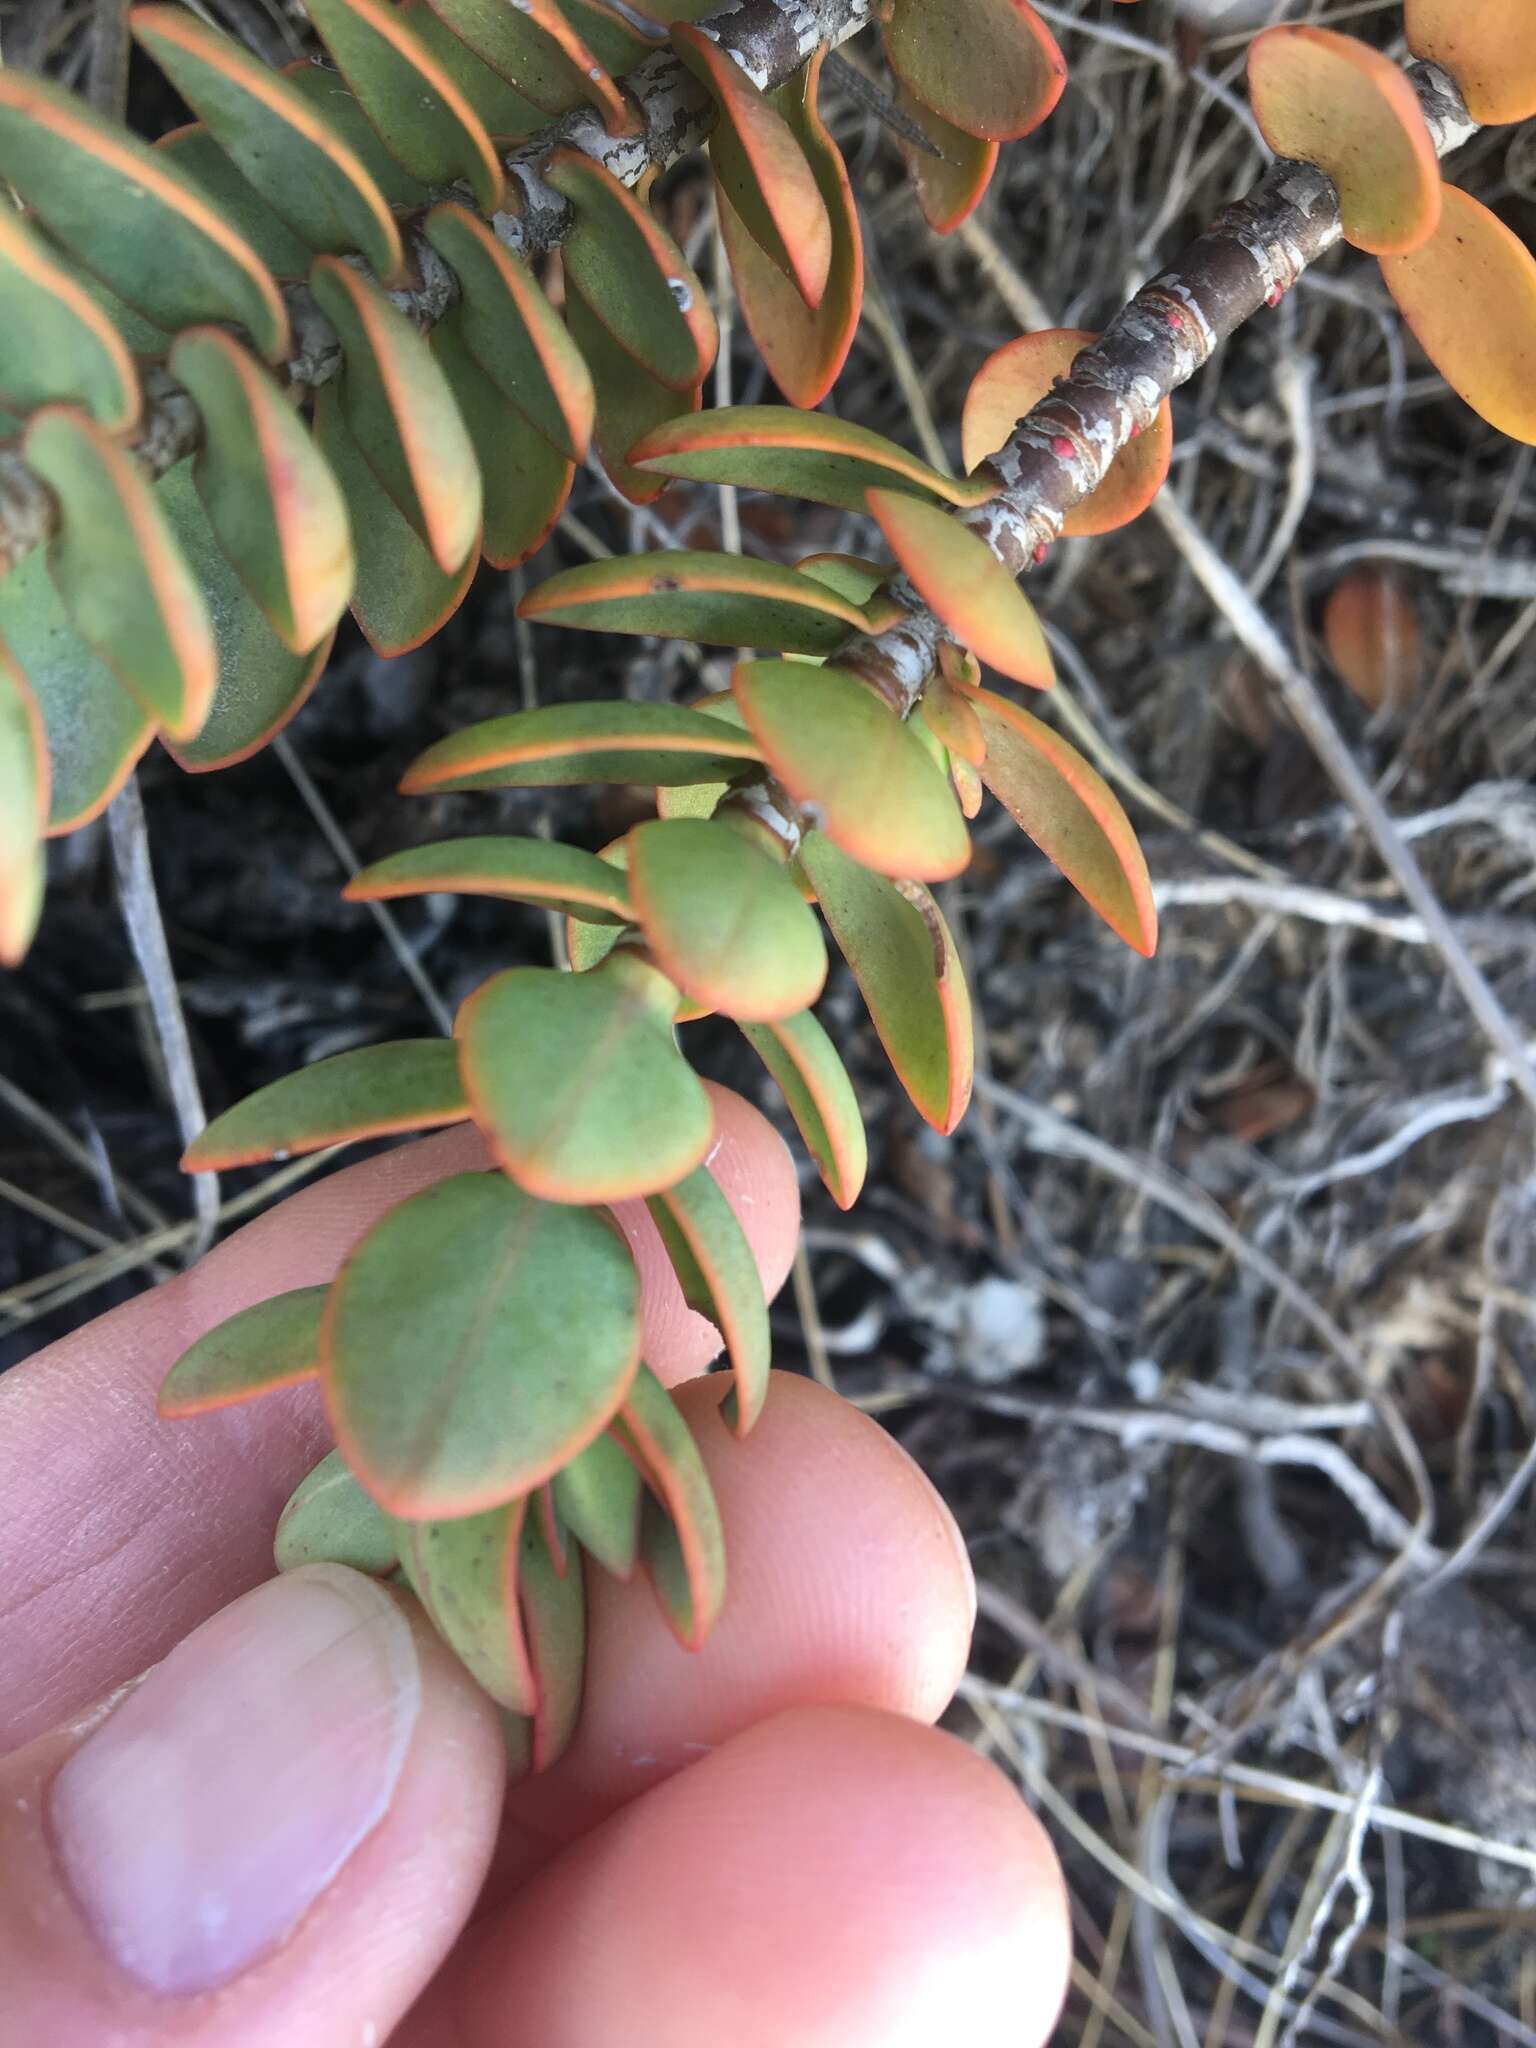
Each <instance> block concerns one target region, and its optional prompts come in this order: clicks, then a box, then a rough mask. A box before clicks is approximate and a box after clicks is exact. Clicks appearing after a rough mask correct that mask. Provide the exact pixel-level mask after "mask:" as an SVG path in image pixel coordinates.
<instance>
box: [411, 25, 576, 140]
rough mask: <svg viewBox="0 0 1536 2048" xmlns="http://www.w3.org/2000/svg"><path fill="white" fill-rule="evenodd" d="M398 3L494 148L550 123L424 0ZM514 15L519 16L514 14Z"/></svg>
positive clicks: (524, 137) (572, 97)
mask: <svg viewBox="0 0 1536 2048" xmlns="http://www.w3.org/2000/svg"><path fill="white" fill-rule="evenodd" d="M397 4H398V5H399V9H400V14H401V17H402V19H404V20H405V21H407V22H409V24H410V26H411V29H412V32H413V33H414V34H415V35H416V36H417V37H418V39H419V40H420V41H421V42H423V43H425V44H426V46H427V48H428V49H429V50H430V51H431V52H432V55H433V56H434V57H435V58H436V59H437V61H438V63H439V64H441V65H442V67H443V69H444V70H445V71H446V72H447V74H448V76H449V77H450V78H451V79H452V80H453V82H454V84H455V85H456V86H457V87H458V88H459V91H460V92H461V93H463V95H464V97H465V99H467V100H468V101H469V104H470V105H471V106H472V107H473V108H474V110H475V114H476V116H477V117H478V119H479V122H480V125H481V127H482V128H483V129H484V130H485V132H486V134H487V135H489V136H490V138H491V140H492V141H493V142H494V143H495V144H496V146H497V149H498V151H502V152H505V151H506V150H507V149H508V148H510V147H511V146H513V145H515V144H516V143H519V142H526V141H528V140H530V139H531V138H532V137H533V136H535V135H538V134H539V133H540V132H541V131H542V130H543V129H544V128H545V127H547V126H548V122H549V117H548V115H547V114H546V113H545V111H544V109H543V108H542V107H536V106H535V105H534V103H533V101H532V100H531V99H530V98H528V96H527V95H526V94H525V93H521V92H519V91H518V90H517V88H516V87H515V86H513V85H511V84H509V82H508V81H507V80H506V79H505V78H504V77H502V75H501V74H500V72H498V71H497V70H496V69H495V68H494V67H493V66H492V65H489V64H487V63H486V61H485V59H484V58H483V57H481V56H478V55H477V54H476V53H475V51H473V50H472V49H470V47H469V45H468V44H467V43H464V42H461V41H460V39H459V38H458V36H456V35H455V34H454V32H453V30H452V29H451V28H450V27H449V26H448V24H447V23H446V22H445V21H444V20H443V19H442V17H441V16H440V15H439V14H438V13H436V12H435V10H434V9H433V8H432V7H431V6H430V5H429V4H428V0H397ZM503 12H504V13H506V14H513V13H514V10H512V9H511V8H507V9H504V10H503ZM514 19H517V20H521V19H522V17H521V16H520V15H515V14H514ZM580 102H581V94H580V93H572V94H570V95H569V104H570V105H571V106H572V107H575V106H578V105H579V104H580Z"/></svg>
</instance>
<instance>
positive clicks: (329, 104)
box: [282, 57, 436, 213]
mask: <svg viewBox="0 0 1536 2048" xmlns="http://www.w3.org/2000/svg"><path fill="white" fill-rule="evenodd" d="M282 76H283V78H284V79H285V80H286V82H287V83H288V84H289V85H290V86H291V87H292V89H293V90H294V91H295V92H296V93H297V94H298V95H299V97H300V98H301V99H303V100H306V101H307V102H308V103H309V106H310V107H311V109H312V110H313V111H314V112H315V113H316V114H317V115H318V116H319V118H320V120H321V121H322V122H323V123H324V125H325V127H326V129H327V130H328V131H329V133H330V134H332V135H334V136H336V137H337V138H338V139H339V140H340V141H342V142H344V143H345V144H346V145H347V147H348V149H350V150H351V151H352V154H353V155H354V156H355V157H356V158H357V160H358V162H359V163H360V164H361V165H362V166H363V168H364V170H366V171H367V173H368V175H369V177H370V178H372V180H373V182H374V184H375V185H377V186H378V188H379V190H380V191H381V192H382V193H383V194H384V197H385V198H386V199H387V200H388V201H389V204H390V207H391V209H392V210H393V211H394V212H395V213H416V212H419V211H420V210H421V209H422V208H424V207H427V206H430V205H431V204H432V200H433V198H434V197H435V196H436V195H435V194H434V193H433V191H432V189H431V187H430V186H429V185H424V184H423V183H422V182H421V180H420V179H419V178H413V177H412V176H411V174H410V172H409V171H408V170H406V168H405V166H404V164H403V163H401V162H399V161H397V159H396V158H395V157H393V156H391V154H390V152H389V151H388V150H387V149H386V148H385V146H384V143H383V140H382V138H381V136H380V134H379V131H378V129H377V128H375V127H374V125H373V123H372V122H371V121H370V120H369V118H368V116H367V115H366V114H365V113H364V112H363V109H362V106H361V104H360V102H359V100H358V97H357V95H356V93H355V92H353V90H352V89H351V87H350V86H349V85H348V84H347V81H346V80H345V79H344V78H343V77H342V76H341V74H340V73H339V72H337V71H333V70H332V69H331V67H330V65H329V64H312V63H311V62H310V60H309V59H308V58H307V57H301V58H300V59H299V60H298V62H297V63H296V64H285V65H284V66H283V68H282Z"/></svg>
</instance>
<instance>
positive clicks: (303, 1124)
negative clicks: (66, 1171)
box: [182, 1038, 469, 1173]
mask: <svg viewBox="0 0 1536 2048" xmlns="http://www.w3.org/2000/svg"><path fill="white" fill-rule="evenodd" d="M468 1115H469V1104H468V1101H467V1100H466V1098H465V1094H464V1089H463V1085H462V1083H461V1082H460V1079H459V1062H458V1056H457V1053H456V1051H455V1048H454V1046H453V1043H452V1041H451V1040H449V1039H446V1038H403V1039H400V1040H398V1041H397V1042H395V1043H394V1044H390V1045H365V1046H360V1047H359V1048H358V1049H357V1050H356V1051H355V1052H338V1053H334V1054H333V1055H332V1056H331V1058H330V1059H326V1060H317V1061H316V1062H315V1064H314V1065H313V1066H311V1067H300V1068H299V1070H298V1071H297V1072H296V1073H293V1074H285V1075H284V1076H283V1078H282V1080H281V1081H273V1082H270V1083H269V1084H268V1086H267V1087H265V1088H258V1089H257V1090H256V1093H255V1094H254V1095H248V1096H246V1098H245V1100H244V1101H243V1102H238V1103H236V1105H235V1107H234V1108H233V1109H226V1110H225V1112H224V1114H223V1115H222V1116H216V1117H215V1118H214V1120H213V1122H212V1123H211V1124H210V1125H209V1126H208V1128H207V1130H205V1131H204V1132H203V1134H202V1136H201V1137H199V1138H194V1140H193V1141H192V1143H191V1144H190V1145H189V1146H188V1147H187V1151H186V1156H185V1158H184V1159H183V1160H182V1165H183V1167H184V1168H185V1169H186V1171H187V1172H188V1173H198V1172H202V1171H204V1170H208V1169H211V1170H213V1171H217V1172H222V1171H223V1170H224V1169H225V1168H227V1167H231V1166H253V1165H255V1164H256V1163H257V1161H259V1160H263V1159H294V1158H298V1157H299V1156H300V1155H301V1154H303V1153H306V1152H320V1151H323V1150H324V1148H325V1147H326V1146H327V1145H346V1144H352V1143H355V1142H356V1141H357V1140H358V1139H360V1138H383V1137H393V1136H396V1135H397V1134H398V1133H400V1132H402V1131H430V1130H435V1129H436V1128H437V1127H438V1126H439V1125H441V1124H457V1123H462V1122H463V1121H464V1120H465V1118H466V1117H467V1116H468Z"/></svg>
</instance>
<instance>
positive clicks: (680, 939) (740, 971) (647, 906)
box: [629, 818, 827, 1023]
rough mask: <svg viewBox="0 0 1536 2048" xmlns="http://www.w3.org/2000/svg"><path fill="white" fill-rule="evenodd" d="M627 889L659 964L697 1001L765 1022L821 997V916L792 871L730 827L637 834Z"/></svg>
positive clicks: (666, 826) (655, 828)
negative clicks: (797, 886) (797, 884)
mask: <svg viewBox="0 0 1536 2048" xmlns="http://www.w3.org/2000/svg"><path fill="white" fill-rule="evenodd" d="M629 888H630V896H631V898H632V900H633V903H634V916H635V922H636V923H637V924H638V925H639V927H640V929H641V930H642V931H643V932H644V934H645V938H646V943H647V944H648V945H649V947H650V949H651V952H652V954H653V955H654V957H655V959H656V961H657V964H658V965H659V966H660V967H661V969H662V970H663V972H664V973H665V974H666V976H667V978H668V980H669V981H673V982H675V983H676V984H677V986H678V987H679V988H680V989H682V990H683V991H684V993H685V994H687V995H690V996H692V997H693V999H694V1001H695V1002H698V1003H704V1004H706V1005H707V1006H708V1007H709V1008H710V1009H711V1010H718V1011H720V1012H721V1013H722V1015H724V1016H727V1017H734V1018H736V1019H738V1020H740V1021H742V1022H750V1023H766V1022H767V1021H768V1020H769V1019H771V1018H775V1017H791V1016H793V1015H794V1013H795V1012H796V1011H797V1010H803V1009H805V1008H807V1006H808V1005H809V1004H811V1003H814V1002H815V1000H816V998H817V997H818V996H819V995H820V994H821V989H822V984H823V982H824V981H825V980H826V978H827V949H826V945H825V943H824V942H823V940H822V936H821V927H820V925H819V924H818V923H817V922H816V917H815V914H814V912H813V911H812V910H811V909H810V908H809V906H808V905H807V904H806V902H805V899H804V898H803V897H802V896H801V894H800V891H799V890H798V889H797V888H796V887H795V885H794V883H793V882H792V881H791V880H790V878H789V874H788V872H787V870H786V869H785V868H784V867H782V866H781V865H780V864H779V863H778V862H777V861H775V860H774V859H773V858H772V856H771V855H770V854H768V853H766V852H764V851H763V850H762V848H760V847H758V846H756V845H754V844H753V843H752V842H751V841H750V840H748V839H747V838H746V837H745V835H744V834H742V833H740V832H737V831H733V830H732V828H731V827H730V826H729V825H725V824H720V823H717V822H716V821H715V820H713V819H707V818H658V819H655V820H654V821H653V822H651V823H650V824H647V825H637V826H636V827H635V829H634V831H633V832H631V833H630V835H629Z"/></svg>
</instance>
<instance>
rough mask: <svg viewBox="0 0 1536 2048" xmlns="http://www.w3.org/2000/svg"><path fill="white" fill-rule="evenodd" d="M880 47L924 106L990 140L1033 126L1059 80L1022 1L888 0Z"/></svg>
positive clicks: (1051, 46) (1057, 56)
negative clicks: (886, 18)
mask: <svg viewBox="0 0 1536 2048" xmlns="http://www.w3.org/2000/svg"><path fill="white" fill-rule="evenodd" d="M885 53H886V56H887V57H888V58H889V59H890V64H891V69H892V70H893V71H894V72H895V73H896V74H897V76H898V77H899V78H900V79H901V80H902V82H903V83H904V84H905V85H907V86H909V87H910V88H911V90H912V92H913V94H914V95H915V96H916V97H917V98H918V99H919V100H921V101H922V102H923V104H924V105H925V106H929V107H932V108H933V109H934V110H935V111H936V112H937V113H939V114H942V115H943V117H944V119H945V120H946V121H950V122H952V123H953V124H954V126H955V127H957V128H959V129H962V130H963V131H964V132H965V133H966V134H967V135H980V136H985V137H986V138H988V140H990V141H993V142H1014V141H1017V139H1018V138H1019V137H1020V136H1021V135H1028V134H1029V133H1030V131H1031V129H1034V128H1038V127H1039V125H1040V123H1041V122H1042V121H1043V120H1044V119H1045V118H1046V116H1047V115H1048V114H1049V113H1050V112H1051V110H1052V109H1053V108H1054V106H1055V105H1056V102H1057V101H1058V100H1059V99H1060V98H1061V94H1062V88H1063V87H1064V86H1065V84H1066V82H1067V66H1066V60H1065V59H1064V58H1063V56H1062V54H1061V51H1060V50H1059V49H1058V48H1057V47H1056V39H1055V37H1054V36H1053V35H1052V34H1051V32H1050V30H1049V29H1048V28H1047V27H1046V25H1045V23H1044V22H1043V21H1042V20H1041V18H1040V16H1039V15H1038V14H1037V13H1036V12H1035V10H1034V8H1033V7H1031V6H1030V5H1029V0H893V5H892V7H891V12H890V19H889V20H888V21H887V22H886V24H885Z"/></svg>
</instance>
